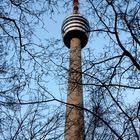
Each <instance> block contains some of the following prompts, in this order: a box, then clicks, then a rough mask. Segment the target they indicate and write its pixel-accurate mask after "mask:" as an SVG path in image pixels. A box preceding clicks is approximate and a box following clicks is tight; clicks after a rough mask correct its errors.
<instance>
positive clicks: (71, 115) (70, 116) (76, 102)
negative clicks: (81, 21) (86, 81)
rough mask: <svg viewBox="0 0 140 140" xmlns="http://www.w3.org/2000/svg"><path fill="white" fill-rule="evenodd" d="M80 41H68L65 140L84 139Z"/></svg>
mask: <svg viewBox="0 0 140 140" xmlns="http://www.w3.org/2000/svg"><path fill="white" fill-rule="evenodd" d="M80 44H81V41H80V39H79V38H72V39H71V41H70V46H71V47H70V66H69V79H68V95H67V103H68V105H67V110H66V126H65V140H83V139H84V112H83V110H82V108H83V89H82V70H81V45H80ZM69 104H71V105H69Z"/></svg>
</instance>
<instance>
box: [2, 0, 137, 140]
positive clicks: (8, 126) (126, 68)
mask: <svg viewBox="0 0 140 140" xmlns="http://www.w3.org/2000/svg"><path fill="white" fill-rule="evenodd" d="M71 3H72V2H71V1H67V2H64V1H63V0H48V1H45V0H38V1H34V0H30V1H28V0H1V2H0V29H1V30H0V114H1V115H0V139H2V140H8V139H10V140H20V139H23V140H27V139H30V140H36V139H37V140H39V139H41V140H46V139H48V140H49V139H50V140H51V139H54V140H55V139H57V140H59V139H63V133H64V122H65V121H64V120H65V105H66V100H65V98H64V96H66V92H67V73H68V61H69V50H68V49H67V48H65V47H64V46H63V43H62V39H60V38H57V37H56V38H50V37H49V36H47V33H48V32H47V26H48V25H47V23H46V21H45V22H44V19H45V16H47V17H49V18H50V19H52V21H53V19H54V18H53V17H54V16H55V14H56V13H57V14H59V15H60V14H62V6H63V8H64V9H63V12H64V11H68V9H69V8H70V6H71ZM80 9H81V12H83V13H84V14H85V16H87V18H88V19H89V21H90V26H91V30H90V31H89V32H91V33H90V34H91V35H90V39H89V45H87V47H86V48H84V49H83V54H82V56H83V58H82V64H83V66H82V67H83V71H82V75H83V88H84V100H85V106H84V108H82V109H83V110H84V111H85V139H87V140H94V139H97V140H108V139H113V140H117V139H120V140H121V139H122V140H129V139H133V140H139V139H140V128H139V127H140V101H139V99H137V101H135V103H133V104H131V105H128V104H126V103H125V101H124V96H125V94H131V93H134V94H135V93H138V92H139V91H140V16H139V15H140V3H139V0H121V1H119V0H98V1H93V0H88V1H81V2H80ZM67 13H68V14H69V13H70V12H67ZM55 20H57V19H55ZM62 21H63V19H62ZM38 27H39V30H40V32H45V33H46V37H45V39H44V40H43V38H44V36H40V35H39V33H38ZM98 42H100V44H101V45H98ZM96 44H97V46H96ZM98 46H102V48H100V49H99V50H98V49H97V50H96V48H97V47H98ZM55 84H56V85H57V86H56V87H55ZM54 88H59V90H56V89H54ZM71 106H74V105H72V104H71ZM74 107H76V106H74Z"/></svg>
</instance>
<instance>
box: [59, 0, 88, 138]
mask: <svg viewBox="0 0 140 140" xmlns="http://www.w3.org/2000/svg"><path fill="white" fill-rule="evenodd" d="M78 9H79V7H78V0H73V14H72V15H70V16H68V17H67V18H66V19H65V20H64V22H63V24H62V36H63V41H64V44H65V45H66V46H67V47H68V48H70V65H69V77H68V94H67V106H66V123H65V134H64V139H65V140H84V110H83V109H82V108H83V89H82V67H81V49H82V48H83V47H85V46H86V44H87V42H88V36H89V29H90V27H89V22H88V21H87V20H86V19H85V18H84V17H83V16H81V15H80V14H79V12H78Z"/></svg>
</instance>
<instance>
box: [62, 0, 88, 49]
mask: <svg viewBox="0 0 140 140" xmlns="http://www.w3.org/2000/svg"><path fill="white" fill-rule="evenodd" d="M89 30H90V26H89V22H88V21H87V20H86V19H85V18H84V17H83V16H82V15H80V14H79V4H78V0H73V14H72V15H70V16H68V17H67V18H65V20H64V22H63V24H62V36H63V41H64V44H65V45H66V46H67V47H68V48H70V40H71V39H72V38H79V39H80V41H81V47H82V48H83V47H85V46H86V44H87V42H88V37H89Z"/></svg>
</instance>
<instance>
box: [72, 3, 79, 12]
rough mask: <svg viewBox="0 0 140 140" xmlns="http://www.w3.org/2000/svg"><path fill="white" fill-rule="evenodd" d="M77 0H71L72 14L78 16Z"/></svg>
mask: <svg viewBox="0 0 140 140" xmlns="http://www.w3.org/2000/svg"><path fill="white" fill-rule="evenodd" d="M78 9H79V6H78V0H73V14H78Z"/></svg>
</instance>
